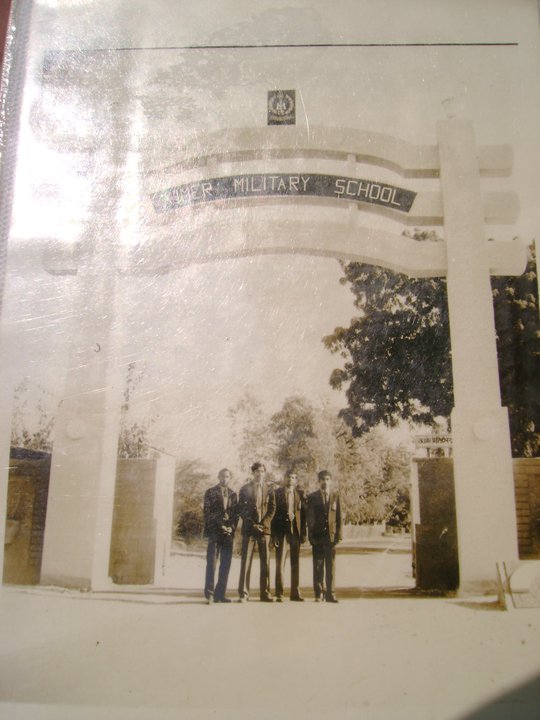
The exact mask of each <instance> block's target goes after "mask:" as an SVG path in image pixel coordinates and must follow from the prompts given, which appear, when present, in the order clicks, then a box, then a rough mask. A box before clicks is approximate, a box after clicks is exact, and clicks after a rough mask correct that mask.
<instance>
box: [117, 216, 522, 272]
mask: <svg viewBox="0 0 540 720" xmlns="http://www.w3.org/2000/svg"><path fill="white" fill-rule="evenodd" d="M216 238H219V244H218V243H216ZM328 238H331V243H332V244H331V245H330V244H329V241H328ZM487 250H488V258H489V265H490V271H491V274H493V275H505V274H508V273H509V272H512V271H513V270H514V271H515V272H516V273H517V272H520V271H521V269H522V266H523V263H524V261H525V254H526V251H525V247H524V245H523V243H521V241H519V240H517V241H515V242H514V243H506V242H487ZM284 254H285V255H307V256H315V257H328V258H335V259H338V260H343V261H344V262H361V263H367V264H370V265H378V266H380V267H384V268H387V269H389V270H393V271H395V272H399V273H403V274H405V275H408V276H409V277H417V278H421V277H441V276H445V275H446V273H447V269H448V258H447V246H446V243H445V242H444V241H434V242H430V241H424V242H421V241H418V240H414V239H413V238H410V237H407V236H405V235H398V234H397V233H391V232H386V231H383V230H375V229H372V228H368V227H358V226H356V225H355V224H354V223H351V224H347V223H339V222H332V221H320V220H319V221H313V222H306V221H305V220H297V219H286V220H275V221H272V222H268V220H267V219H264V220H262V219H254V218H250V219H244V220H242V221H241V222H238V221H237V222H230V221H229V222H220V221H215V222H211V221H210V222H205V223H204V224H203V225H202V226H200V227H198V228H197V229H196V230H193V231H185V230H184V231H179V232H178V233H176V234H171V235H169V236H168V237H165V238H164V237H162V238H161V239H159V240H157V239H156V240H154V241H153V242H152V244H151V246H150V247H149V246H147V245H142V246H139V247H136V248H133V249H131V250H129V251H127V252H126V253H125V254H124V257H123V261H122V263H121V268H120V269H121V272H123V273H142V274H153V273H167V272H170V271H172V270H174V269H175V268H179V267H185V266H187V265H194V264H195V265H196V264H201V263H209V262H215V261H218V260H229V259H233V258H241V257H249V256H254V255H284Z"/></svg>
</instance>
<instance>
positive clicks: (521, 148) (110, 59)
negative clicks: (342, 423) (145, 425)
mask: <svg viewBox="0 0 540 720" xmlns="http://www.w3.org/2000/svg"><path fill="white" fill-rule="evenodd" d="M297 43H302V44H310V43H311V44H321V43H324V44H326V43H330V44H332V43H333V44H341V45H343V44H347V43H355V44H363V46H362V47H303V48H298V47H295V48H293V47H279V48H278V47H275V45H278V44H279V45H291V44H297ZM386 43H394V44H393V45H385V44H386ZM396 43H397V44H398V45H396ZM413 43H416V44H420V45H416V46H414V47H412V46H411V44H413ZM433 43H435V44H437V43H476V44H475V45H474V46H464V45H460V46H447V45H444V46H441V45H433ZM492 43H505V44H504V45H493V44H492ZM246 44H256V45H261V44H264V45H272V46H273V47H266V48H264V49H260V48H259V49H257V50H255V49H253V48H249V49H248V48H245V47H244V48H240V47H227V48H221V49H216V47H215V46H224V45H226V46H239V45H246ZM369 44H376V45H377V46H376V47H375V46H373V45H370V46H368V45H369ZM400 44H408V46H407V47H405V46H402V45H400ZM193 45H198V46H202V45H204V46H212V48H210V49H208V48H207V49H197V50H194V49H187V46H193ZM50 50H74V51H76V53H75V55H73V56H72V57H73V58H74V60H73V65H72V66H71V67H70V69H69V72H68V75H67V78H68V79H67V81H66V80H65V78H60V80H57V84H56V85H55V84H54V82H52V83H49V84H44V85H42V84H41V79H42V75H41V68H42V63H43V57H44V53H45V52H47V51H50ZM102 50H109V52H107V53H103V52H101V51H102ZM96 51H99V52H96ZM119 68H120V69H119ZM28 69H29V72H28V78H27V85H26V92H25V96H24V104H23V115H22V121H21V130H20V136H19V139H20V145H19V151H18V152H19V154H18V167H17V180H16V192H15V204H14V214H13V221H12V231H11V239H10V265H9V278H8V283H7V290H6V307H5V311H4V337H5V338H7V343H6V342H5V344H4V348H5V349H4V353H5V358H6V363H5V365H6V366H7V367H8V368H9V369H10V373H11V377H12V379H13V381H14V382H16V381H17V379H18V377H20V376H22V375H28V376H29V377H31V378H33V379H34V380H35V381H39V382H42V383H43V384H44V386H45V387H46V388H47V391H48V392H49V393H50V396H51V398H58V399H59V398H61V397H62V393H63V392H64V390H63V377H64V374H65V369H66V367H67V366H68V365H69V362H70V360H69V347H70V343H71V341H72V339H73V333H74V332H75V334H76V332H77V331H76V329H75V331H74V329H73V327H74V326H73V306H74V298H75V297H76V294H77V280H76V278H74V277H65V276H62V277H54V276H51V275H48V274H46V273H43V271H42V269H41V266H40V262H41V261H40V258H39V256H38V255H37V254H36V255H33V254H32V252H28V251H27V250H24V251H23V250H21V248H23V246H24V247H26V246H25V245H24V243H28V242H30V244H31V245H30V247H32V243H34V244H36V243H37V242H38V240H41V239H43V238H49V239H51V238H55V239H57V240H61V241H62V242H66V243H70V242H74V241H76V240H78V239H79V238H80V237H81V236H88V233H89V227H90V231H91V232H90V234H91V233H92V232H93V233H94V234H101V235H104V234H105V235H106V234H107V233H110V234H111V236H112V237H114V239H115V241H116V242H117V243H118V244H119V246H122V247H125V246H129V245H130V244H133V242H134V240H135V239H136V241H137V242H140V241H141V240H142V241H146V242H152V238H154V237H159V238H161V239H165V240H166V241H167V242H170V243H171V244H174V243H175V242H179V240H178V238H179V237H180V238H181V236H182V235H181V232H182V228H181V225H182V223H185V222H186V221H189V216H188V220H186V215H183V216H182V215H180V214H178V215H176V216H171V217H170V218H167V219H166V222H165V224H164V225H161V226H160V225H158V224H157V223H156V221H155V218H153V217H148V215H147V214H146V213H147V211H146V210H145V209H144V208H145V207H146V206H145V198H147V195H148V192H149V189H150V188H155V187H156V186H157V187H159V186H160V184H162V186H163V187H167V186H170V184H171V183H173V182H177V181H179V179H181V178H182V177H187V178H188V179H191V178H196V177H197V172H200V171H192V172H191V174H190V173H187V174H186V173H185V171H184V173H183V175H182V173H180V172H178V170H174V169H173V170H171V168H174V166H175V164H176V163H177V161H178V147H179V146H180V145H182V144H183V143H185V142H186V139H188V138H190V137H193V136H194V135H196V136H197V137H198V138H199V141H200V138H201V137H202V138H204V134H205V133H208V132H214V131H219V130H221V129H224V128H241V127H245V126H254V127H261V126H265V125H266V115H265V113H266V92H267V90H269V89H274V88H283V89H285V88H295V89H296V90H297V97H298V99H299V102H298V120H297V122H298V124H299V125H301V126H305V127H306V128H309V127H313V126H329V127H336V128H339V127H353V128H359V129H368V130H372V131H375V132H384V133H389V134H391V135H393V136H395V137H398V138H402V139H405V140H407V141H409V142H412V143H416V144H435V143H436V123H437V121H438V120H441V119H443V118H445V116H446V115H447V113H448V111H449V107H450V108H451V111H452V112H454V113H457V114H458V115H459V116H462V117H465V118H467V119H469V120H471V121H472V122H473V124H474V127H475V131H476V136H477V140H478V142H479V143H481V144H505V143H508V144H510V145H511V146H512V148H513V151H514V169H513V174H512V176H511V177H510V178H504V179H494V180H485V181H483V188H484V189H485V190H501V189H502V190H513V191H515V192H517V193H518V195H519V199H520V205H521V212H520V216H519V219H518V222H517V223H516V225H515V226H510V227H508V226H496V227H491V228H489V229H488V231H489V236H490V237H495V238H496V239H500V240H511V239H512V237H514V236H520V237H522V238H523V239H524V240H525V241H526V242H529V241H530V240H532V239H533V238H534V237H536V234H537V229H538V226H539V222H540V204H539V203H538V202H537V194H538V193H537V191H538V187H539V180H540V178H539V172H540V171H539V168H538V163H537V158H538V156H539V151H540V147H539V143H540V141H539V135H538V131H537V128H538V120H539V117H538V115H539V113H538V110H539V107H540V102H539V88H538V83H537V79H536V78H537V76H538V27H537V17H536V4H535V3H534V2H530V1H528V0H517V1H514V2H513V3H512V6H511V11H510V12H509V10H508V3H506V2H503V1H502V0H491V1H490V2H484V1H483V0H475V1H473V2H470V1H469V2H464V0H457V1H456V2H452V3H448V2H444V1H443V0H435V1H432V2H430V3H426V2H421V1H420V0H412V1H411V2H408V3H402V2H398V0H394V1H393V2H392V1H391V2H385V3H374V2H366V1H365V0H359V1H354V2H353V1H352V0H349V1H346V0H343V1H342V2H339V3H336V4H330V3H327V2H322V1H321V2H305V1H304V2H278V1H277V0H275V1H273V2H267V1H263V2H258V3H256V4H255V3H251V2H250V3H248V2H238V1H236V2H227V1H223V0H220V1H219V2H218V1H217V0H213V1H211V2H204V3H196V4H195V3H192V2H178V1H177V2H171V0H153V1H152V2H149V0H135V1H133V0H132V1H131V2H127V1H125V2H124V1H119V2H111V0H108V2H107V3H105V2H100V1H99V0H95V1H93V2H90V1H88V0H63V1H62V2H60V1H59V0H58V1H57V0H39V1H37V2H36V3H35V4H34V14H33V18H32V25H31V35H30V44H29V62H28ZM70 73H71V74H70ZM73 78H75V79H74V80H73ZM96 79H97V80H96ZM70 82H71V85H70V84H69V83H70ZM76 137H78V140H77V139H75V138H76ZM81 138H83V140H84V142H81V140H80V139H81ZM96 138H97V141H96ZM111 139H112V140H111ZM85 142H86V143H87V144H86V145H85ZM109 142H112V151H111V146H109V145H108V144H107V143H109ZM202 142H204V140H203V141H202ZM90 147H91V148H94V149H93V150H91V151H90V152H87V150H88V148H90ZM107 152H108V153H109V155H107ZM111 152H112V153H113V154H115V153H116V154H115V157H116V158H117V159H118V158H119V159H118V162H119V163H120V164H121V165H122V168H123V169H122V182H121V189H119V190H114V188H113V189H112V190H111V192H113V193H114V192H119V193H120V194H121V200H120V204H119V208H120V209H119V215H118V216H117V217H116V218H115V224H114V227H111V224H110V219H109V221H108V223H109V224H107V223H105V224H103V225H100V222H101V220H100V219H99V218H100V213H101V212H102V208H101V206H100V204H99V203H100V202H101V201H103V200H105V201H106V199H107V194H108V190H107V188H108V187H109V186H108V185H107V183H108V182H109V179H108V178H109V175H108V174H107V168H105V167H104V166H103V165H102V164H101V163H102V162H103V158H104V157H108V158H109V161H110V154H111ZM296 162H297V161H296ZM303 162H304V163H306V162H307V161H303ZM237 167H240V168H241V170H240V171H246V172H247V171H249V170H250V169H252V167H251V166H249V167H248V166H247V165H245V166H237ZM277 167H278V165H277V164H274V165H271V164H270V165H268V167H267V168H266V166H265V169H268V170H269V171H275V169H276V168H277ZM285 167H286V164H282V165H280V166H279V168H280V169H283V168H285ZM290 167H291V168H297V167H299V165H298V164H295V163H294V162H291V165H290ZM303 167H308V168H309V170H310V171H311V172H317V171H319V172H321V171H322V172H325V171H327V172H333V173H334V174H340V173H341V172H343V170H340V171H339V173H338V172H337V171H336V167H337V166H336V164H335V163H329V162H326V161H325V162H322V161H314V160H312V161H310V163H308V164H307V165H304V166H303ZM229 170H230V168H229ZM291 171H294V170H291ZM358 172H361V173H362V176H364V177H368V176H369V177H373V178H375V179H380V180H384V181H388V182H391V181H393V182H394V183H395V184H398V185H400V186H402V187H406V188H413V187H414V188H415V189H416V188H418V189H423V188H424V187H425V188H428V187H429V189H435V188H433V185H432V181H429V182H428V181H411V180H404V179H402V178H400V177H399V176H396V175H395V174H394V173H391V172H389V171H387V170H382V169H377V168H373V167H367V166H366V167H360V168H358ZM212 174H213V175H215V174H217V173H212ZM100 183H101V184H100ZM430 183H431V184H430ZM115 187H117V186H115ZM96 188H97V191H96ZM96 197H97V205H96ZM96 208H97V209H96ZM205 212H208V215H209V216H210V214H211V213H214V214H217V213H218V212H221V216H220V217H222V218H226V219H227V221H228V222H230V224H231V226H232V225H233V224H234V222H235V218H236V217H246V216H249V212H250V211H245V210H244V211H241V213H240V215H238V213H237V215H235V214H234V212H233V211H230V210H226V209H225V210H221V211H218V210H213V209H210V210H208V211H205ZM253 212H256V213H258V214H259V216H262V217H264V218H266V219H267V221H268V223H270V224H271V223H273V222H276V221H277V220H280V219H285V220H287V219H290V220H291V222H292V221H293V220H297V219H299V218H300V219H301V218H302V217H305V216H306V213H310V214H311V215H310V217H319V216H320V217H321V218H322V219H324V218H326V217H327V216H328V217H329V216H330V215H332V217H334V214H335V215H336V217H337V213H338V212H341V213H343V211H338V210H332V211H328V210H325V209H324V208H319V207H310V206H299V207H291V206H287V207H276V206H273V207H267V208H261V209H260V210H255V211H253ZM203 217H204V215H203ZM339 217H340V218H341V217H342V216H341V215H340V216H339ZM359 222H360V224H361V225H365V227H367V228H373V227H380V228H382V229H390V230H391V231H392V232H394V233H400V232H401V230H402V228H401V226H400V225H399V224H398V223H396V222H394V221H389V220H386V219H381V218H379V217H376V216H374V215H373V214H371V213H367V212H363V213H361V217H360V220H359ZM441 232H442V231H441ZM85 234H86V235H85ZM340 276H341V270H340V267H339V263H338V262H337V260H335V259H328V258H320V257H312V256H307V255H269V256H255V257H250V258H244V259H236V260H226V261H220V262H216V263H208V264H204V265H191V266H188V267H184V268H179V269H177V270H175V271H173V272H171V273H169V274H164V275H156V276H151V277H137V276H133V275H130V276H122V277H121V278H117V279H116V293H117V307H120V308H121V310H120V313H121V315H122V317H123V321H122V322H123V324H122V327H121V329H120V346H121V348H120V351H119V358H120V360H119V361H120V365H121V366H122V367H126V366H127V363H128V362H136V367H137V368H138V369H139V370H140V371H141V372H143V374H144V378H143V381H142V383H141V384H140V386H139V388H138V390H137V394H136V396H134V404H135V405H136V408H135V410H136V411H137V412H139V413H140V414H141V415H142V416H145V417H152V418H153V420H154V424H153V428H154V432H156V434H157V435H158V436H159V439H160V445H161V446H162V447H164V448H165V449H167V450H168V451H169V452H172V453H173V454H180V455H182V456H188V457H199V458H201V459H203V460H205V461H206V462H207V463H208V464H209V466H210V467H212V468H217V469H219V467H221V466H223V465H232V466H234V463H235V458H234V453H233V451H232V446H231V437H230V428H229V420H228V416H227V410H228V408H229V407H230V406H231V405H233V404H234V403H235V402H236V401H237V399H238V398H239V397H240V395H241V393H242V392H243V391H244V390H245V389H247V388H249V389H250V390H252V391H253V392H255V393H256V394H257V395H258V396H260V397H261V399H262V400H263V402H264V403H265V406H266V407H267V408H268V411H269V412H274V411H275V410H277V409H278V408H279V406H280V405H281V403H282V402H283V400H284V399H285V398H286V397H287V396H289V395H291V394H293V393H296V392H301V393H304V394H306V395H307V396H308V397H309V398H310V399H312V401H313V402H315V403H322V402H330V403H332V404H333V405H335V406H336V408H339V407H343V405H344V398H343V396H342V395H341V394H339V393H336V392H335V391H333V390H331V388H330V387H329V383H328V378H329V376H330V372H331V371H332V369H333V368H334V367H336V366H337V365H339V358H336V357H334V356H331V355H330V353H329V352H328V350H326V349H325V348H324V347H323V344H322V342H321V338H322V337H323V336H324V335H326V334H328V333H331V332H332V330H333V329H334V328H335V327H336V326H338V325H346V324H348V322H349V321H350V318H351V317H352V316H353V315H354V313H355V309H354V307H353V302H352V301H353V297H352V295H351V293H350V291H349V289H348V288H347V287H344V286H342V285H340V283H339V279H340ZM88 302H89V303H90V304H91V303H92V298H88ZM76 322H77V321H76ZM6 347H7V349H6Z"/></svg>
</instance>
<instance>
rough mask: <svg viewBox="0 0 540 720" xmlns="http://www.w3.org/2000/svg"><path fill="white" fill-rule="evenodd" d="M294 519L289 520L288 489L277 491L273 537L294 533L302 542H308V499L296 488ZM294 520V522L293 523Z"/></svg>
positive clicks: (281, 488)
mask: <svg viewBox="0 0 540 720" xmlns="http://www.w3.org/2000/svg"><path fill="white" fill-rule="evenodd" d="M293 492H294V517H293V518H289V517H288V515H289V506H288V502H287V488H285V487H279V488H278V489H277V490H276V513H275V515H274V518H273V520H272V536H273V537H276V536H277V535H285V534H287V533H289V532H291V531H292V532H294V533H295V535H297V536H298V538H299V539H300V542H305V541H306V498H305V495H304V493H303V491H302V490H300V489H299V488H294V490H293ZM291 520H292V522H291Z"/></svg>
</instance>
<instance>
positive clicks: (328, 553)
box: [312, 543, 336, 598]
mask: <svg viewBox="0 0 540 720" xmlns="http://www.w3.org/2000/svg"><path fill="white" fill-rule="evenodd" d="M312 550H313V589H314V590H315V597H316V598H318V597H322V596H323V595H324V596H326V598H329V597H332V596H333V595H334V574H335V573H334V566H335V560H336V548H335V545H332V543H318V544H317V545H313V546H312ZM325 575H326V578H325ZM325 579H326V589H325Z"/></svg>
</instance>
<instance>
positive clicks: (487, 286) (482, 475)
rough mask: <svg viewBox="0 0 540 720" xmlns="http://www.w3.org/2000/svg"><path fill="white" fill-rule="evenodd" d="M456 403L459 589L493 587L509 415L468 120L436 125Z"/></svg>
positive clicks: (507, 507)
mask: <svg viewBox="0 0 540 720" xmlns="http://www.w3.org/2000/svg"><path fill="white" fill-rule="evenodd" d="M438 139H439V152H440V162H441V171H440V174H441V185H442V191H443V205H444V233H445V240H446V245H447V253H448V270H447V286H448V308H449V316H450V336H451V343H452V371H453V378H454V401H455V407H454V410H453V412H452V417H451V420H452V438H453V448H454V479H455V493H456V513H457V532H458V552H459V573H460V585H459V588H460V592H461V593H464V594H470V593H474V592H483V591H492V590H493V589H495V587H496V583H497V574H496V563H497V561H500V560H507V561H513V560H517V558H518V546H517V527H516V513H515V500H514V485H513V474H512V455H511V446H510V431H509V425H508V414H507V411H506V409H505V408H503V407H501V399H500V386H499V374H498V364H497V347H496V336H495V321H494V314H493V298H492V293H491V283H490V272H489V262H488V240H487V238H486V237H485V227H484V218H483V210H482V207H483V206H482V195H481V191H480V173H479V169H478V160H477V150H476V145H475V140H474V131H473V128H472V125H471V124H470V123H468V122H466V121H463V120H445V121H442V122H440V123H439V124H438Z"/></svg>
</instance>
